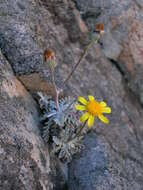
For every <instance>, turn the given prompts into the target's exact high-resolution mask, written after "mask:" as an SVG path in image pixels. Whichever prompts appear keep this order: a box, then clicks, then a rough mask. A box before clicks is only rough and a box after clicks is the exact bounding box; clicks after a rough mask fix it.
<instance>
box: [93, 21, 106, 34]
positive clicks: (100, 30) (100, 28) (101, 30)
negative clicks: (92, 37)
mask: <svg viewBox="0 0 143 190" xmlns="http://www.w3.org/2000/svg"><path fill="white" fill-rule="evenodd" d="M95 32H97V33H99V34H104V24H103V23H98V24H96V25H95Z"/></svg>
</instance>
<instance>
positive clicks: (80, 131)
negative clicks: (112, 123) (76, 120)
mask: <svg viewBox="0 0 143 190" xmlns="http://www.w3.org/2000/svg"><path fill="white" fill-rule="evenodd" d="M86 123H87V121H85V122H84V123H83V125H82V126H81V127H80V129H79V131H77V133H76V135H75V136H74V137H73V138H72V139H71V140H70V141H72V140H74V139H75V138H77V137H79V136H80V135H81V133H82V131H83V129H84V127H85V126H86Z"/></svg>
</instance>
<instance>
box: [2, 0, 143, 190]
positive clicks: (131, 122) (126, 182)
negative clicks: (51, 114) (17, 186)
mask: <svg viewBox="0 0 143 190" xmlns="http://www.w3.org/2000/svg"><path fill="white" fill-rule="evenodd" d="M74 2H76V7H77V8H78V9H79V10H80V13H81V15H82V17H83V19H85V20H86V23H87V24H88V26H89V27H90V28H93V24H94V23H97V22H99V21H100V22H104V23H105V28H106V33H105V36H104V37H103V39H102V40H101V45H93V46H92V48H91V49H90V52H89V54H88V55H87V56H86V58H85V60H84V61H83V63H82V65H80V66H79V68H78V69H77V71H76V73H75V74H74V76H73V77H72V79H71V80H70V82H69V83H68V85H67V86H66V87H67V88H66V92H67V94H69V95H71V94H72V96H77V95H83V96H87V95H88V94H93V95H95V96H96V97H97V98H101V99H104V100H105V101H106V102H107V103H108V104H109V105H110V106H111V108H112V115H111V116H109V118H110V125H108V126H106V125H103V124H101V123H100V122H98V120H96V124H95V127H94V132H93V133H91V134H88V135H87V137H86V139H85V140H84V144H85V150H83V152H82V153H81V154H80V155H77V156H76V157H75V158H74V160H73V162H72V163H71V164H70V165H69V179H68V180H69V182H68V184H69V187H68V188H69V190H81V189H82V190H84V189H85V190H87V189H88V190H93V189H95V190H105V189H106V190H108V189H110V190H111V189H115V190H121V189H124V190H134V189H136V190H142V189H143V181H142V178H143V161H142V157H143V125H142V123H143V111H142V107H141V104H140V103H141V102H142V101H141V100H142V96H141V94H142V84H143V83H142V71H143V70H142V62H141V60H142V54H141V53H140V50H142V42H141V40H142V28H143V27H142V20H143V19H142V12H143V10H142V9H143V8H142V7H143V6H142V1H139V0H138V1H137V0H136V1H129V0H126V1H119V0H116V1H112V0H105V1H97V0H92V1H91V0H86V1H84V0H78V1H75V0H74ZM100 2H103V3H102V4H101V3H100ZM90 7H91V8H92V11H91V13H92V14H90ZM129 23H130V24H129ZM0 26H1V27H0V48H1V50H2V53H3V54H4V55H5V57H6V58H7V60H8V61H9V63H10V64H11V66H12V68H13V70H14V72H15V74H16V75H17V76H18V77H19V78H20V80H21V81H22V82H23V84H25V86H27V88H28V89H29V90H30V88H32V89H33V85H36V84H33V83H34V78H33V77H35V74H36V75H39V76H38V77H40V75H42V74H43V75H44V74H45V73H46V74H48V73H47V72H45V71H44V69H43V58H42V53H43V51H44V49H45V48H47V47H50V48H52V49H54V51H55V53H56V59H57V62H58V68H57V71H56V76H57V82H58V83H59V85H61V80H62V81H63V80H64V79H65V78H66V76H67V74H68V72H69V71H70V70H71V68H72V66H73V65H74V64H75V63H76V62H77V60H78V58H79V56H80V55H81V53H82V51H83V48H84V47H83V44H86V43H87V42H86V38H85V36H86V33H87V28H86V26H85V24H84V22H83V21H82V19H81V17H80V14H79V12H78V10H76V8H75V7H74V3H73V2H72V1H70V0H68V1H67V0H61V1H59V0H55V1H52V0H26V1H22V0H16V1H12V0H7V1H4V0H3V1H2V2H1V3H0ZM138 39H140V40H138ZM2 71H3V68H2ZM32 74H33V75H32ZM32 76H33V77H32ZM124 79H127V80H128V83H126V82H125V81H124ZM15 80H16V81H17V82H18V84H19V81H18V80H17V79H15ZM27 80H29V82H28V85H27V82H26V81H27ZM29 84H33V85H32V87H30V85H29ZM39 84H43V83H42V82H41V81H40V80H39ZM39 84H38V83H37V86H34V90H35V89H36V90H38V89H39V88H40V85H39ZM47 85H48V84H47ZM129 87H130V88H129ZM2 89H5V93H6V94H8V95H5V96H2V98H1V99H0V101H1V102H2V103H3V104H4V102H5V101H6V100H5V98H7V96H9V94H11V93H12V94H14V95H10V96H12V97H9V98H7V99H8V100H9V101H11V102H12V105H11V104H10V103H9V104H6V103H5V104H4V106H2V109H7V111H6V112H7V113H9V111H10V110H11V109H12V110H13V109H14V111H11V112H10V113H11V114H13V113H17V111H18V113H19V114H20V113H21V112H20V110H21V109H22V110H23V109H24V107H23V104H22V103H21V101H22V100H23V99H22V100H21V98H18V99H16V98H15V96H16V95H15V93H16V92H17V91H14V92H13V88H12V89H11V87H10V85H8V84H7V83H6V84H5V83H4V87H3V88H2ZM18 89H20V87H18ZM47 89H48V86H47V87H46V90H45V91H46V92H47V91H48V90H47ZM130 89H132V91H130ZM40 90H41V89H40ZM9 91H10V92H11V91H12V92H11V93H10V92H9ZM132 92H135V94H136V95H137V96H135V95H134V93H132ZM16 94H17V93H16ZM13 96H14V98H13ZM28 97H29V98H28V99H27V101H28V100H30V103H29V105H31V104H32V105H33V103H31V102H32V99H31V97H30V96H29V95H28ZM11 98H12V99H11ZM8 100H7V101H8ZM138 100H140V101H138ZM23 101H24V100H23ZM13 104H14V105H13ZM15 104H16V105H17V104H20V105H21V104H22V106H20V108H21V109H18V108H19V106H17V107H16V106H15ZM5 105H11V107H10V108H9V107H7V106H5ZM26 105H27V104H26ZM29 105H27V106H26V108H25V109H24V113H25V114H20V115H22V116H23V117H22V119H21V120H20V121H19V120H16V121H15V120H14V119H15V118H16V117H15V116H13V117H10V116H8V117H7V115H6V116H5V118H6V120H8V121H9V123H10V124H9V125H8V127H7V128H6V129H7V132H6V131H4V132H5V136H4V135H1V136H2V138H5V139H6V140H3V141H2V143H1V144H0V145H1V146H3V143H8V142H9V140H8V138H11V139H13V137H12V135H14V134H16V136H17V139H18V140H17V141H18V142H19V141H21V139H23V138H26V137H27V136H28V135H31V133H29V131H28V130H29V128H30V129H31V130H34V131H35V130H36V131H37V128H36V127H37V125H38V124H35V125H33V124H31V122H30V124H29V125H30V126H28V121H27V120H28V119H30V118H31V117H32V116H31V114H30V113H29V111H28V110H29V109H32V105H31V106H29ZM33 106H34V105H33ZM34 108H35V107H34ZM34 108H33V109H34ZM2 109H1V110H2ZM33 109H32V110H33ZM34 110H35V109H34ZM3 113H4V111H2V113H1V114H0V117H4V114H3ZM18 113H17V114H18ZM34 113H35V112H34ZM25 115H26V116H25ZM27 115H28V116H27ZM3 121H4V120H2V119H1V122H2V124H1V125H2V126H5V125H6V124H7V122H8V121H4V122H3ZM11 122H12V123H13V125H12V124H11ZM17 122H19V124H17ZM33 122H36V120H35V119H33ZM23 123H25V125H24V124H23ZM11 126H13V128H15V130H14V131H12V132H11V130H12V129H13V128H12V129H11V128H10V127H11ZM20 126H21V127H20ZM17 128H18V129H19V130H18V129H17ZM10 129H11V130H10ZM16 129H17V130H16ZM3 130H4V127H2V131H3ZM19 131H21V133H20V132H19ZM24 131H25V133H26V134H27V136H26V137H25V133H24ZM26 131H27V132H26ZM8 132H10V135H8ZM2 133H3V132H1V134H2ZM17 133H18V134H17ZM3 136H4V137H3ZM28 137H29V136H28ZM34 138H36V139H37V140H35V141H36V142H35V144H34V145H35V146H36V145H37V142H38V145H39V146H40V147H41V146H43V145H42V141H41V140H40V135H39V133H36V135H35V136H34ZM28 140H29V141H26V140H25V141H24V142H23V141H22V142H23V143H26V142H27V143H28V142H29V143H28V144H29V149H28V148H27V149H26V150H27V154H25V153H24V156H26V155H28V156H29V157H26V158H25V159H24V160H25V162H26V161H27V162H26V163H25V168H26V169H27V168H30V166H29V165H28V164H29V163H30V162H31V151H32V149H33V146H32V145H33V143H31V141H32V138H28ZM10 142H13V141H12V140H11V141H10ZM14 142H15V141H14ZM10 144H12V143H10ZM31 144H32V145H31ZM12 145H13V144H12ZM12 145H10V147H11V146H12ZM23 146H26V147H28V145H25V144H24V145H23ZM12 147H13V146H12ZM22 150H25V149H24V148H23V149H22ZM26 150H25V152H26ZM15 151H16V150H15ZM42 151H44V148H42ZM46 151H47V147H45V151H44V152H43V154H44V155H45V154H46ZM5 152H6V150H5ZM10 152H11V148H9V151H8V150H7V152H6V153H5V155H6V156H7V157H8V158H7V159H5V160H8V159H9V158H10V157H9V156H8V155H9V154H10ZM12 153H13V152H12ZM12 153H11V154H12ZM21 154H22V153H21ZM37 154H38V153H37ZM37 154H36V155H34V158H33V159H36V158H37ZM15 155H18V153H17V152H15ZM16 158H17V157H16ZM44 158H45V156H44ZM14 159H15V157H14ZM18 160H19V162H20V167H21V166H22V164H21V163H22V162H23V159H18ZM9 162H11V161H9ZM35 162H36V161H35ZM35 162H34V163H35ZM2 163H3V162H2ZM38 163H39V162H38ZM26 164H27V165H26ZM56 164H57V163H56ZM56 164H55V165H56ZM6 165H7V164H5V166H6ZM35 165H36V166H35V167H34V168H37V162H36V163H35ZM55 165H53V166H52V168H54V167H55ZM58 167H59V166H58ZM15 168H16V167H15ZM54 169H55V168H54ZM5 170H6V169H5ZM27 170H28V169H27ZM31 170H32V169H31ZM31 170H30V169H29V170H28V172H29V173H28V172H27V173H26V174H25V175H27V176H29V178H26V177H25V178H24V180H31V181H32V180H33V179H36V181H34V180H33V182H31V186H30V187H31V189H32V188H33V189H36V188H37V189H38V188H39V187H37V186H36V185H41V184H43V187H42V185H41V187H40V188H41V189H42V188H43V190H45V189H48V188H49V187H48V185H47V187H44V185H45V186H46V184H45V178H44V177H43V175H41V176H40V174H38V175H37V169H35V170H36V172H35V171H34V172H33V173H32V171H31ZM7 171H8V172H12V171H13V172H14V174H15V176H19V173H18V172H17V171H18V169H17V170H14V169H13V170H11V169H10V167H8V168H7ZM22 171H23V170H22ZM24 171H25V170H24ZM38 171H43V172H46V170H45V168H44V170H42V169H41V168H40V170H38ZM30 172H31V173H32V174H31V173H30ZM6 173H7V172H6ZM39 173H40V172H39ZM61 173H62V172H61ZM61 173H59V176H58V173H56V172H55V175H53V176H55V178H57V179H58V177H59V180H58V181H60V180H61V184H60V183H58V182H55V184H56V187H55V189H57V190H59V189H62V186H63V184H62V180H63V174H62V177H61ZM4 174H5V172H3V173H2V176H4ZM33 175H36V176H35V177H34V178H32V177H31V176H33ZM45 175H47V174H44V176H45ZM7 176H14V175H13V174H11V173H10V175H7ZM22 176H23V175H22ZM42 177H43V178H42ZM1 179H3V178H1ZM18 179H19V178H18ZM22 179H23V178H22ZM47 179H48V181H50V179H49V178H47V177H46V180H47ZM39 180H40V182H39ZM63 181H64V180H63ZM12 182H14V183H17V181H16V180H12ZM26 182H27V181H26ZM26 182H25V183H26ZM34 182H35V183H34ZM27 183H30V182H29V181H28V182H27ZM27 183H26V184H27ZM40 183H41V184H40ZM2 184H5V183H2ZM11 184H12V183H11V182H10V181H9V180H8V182H7V184H6V185H7V186H8V185H11ZM24 188H25V189H26V187H23V189H24ZM5 189H6V188H5ZM7 189H8V188H7ZM9 189H10V188H9ZM21 189H22V188H21Z"/></svg>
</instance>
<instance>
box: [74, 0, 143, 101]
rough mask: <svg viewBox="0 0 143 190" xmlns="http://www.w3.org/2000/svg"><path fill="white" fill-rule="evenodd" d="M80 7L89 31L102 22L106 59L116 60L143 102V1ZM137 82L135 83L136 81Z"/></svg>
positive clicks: (97, 1) (92, 0) (110, 0)
mask: <svg viewBox="0 0 143 190" xmlns="http://www.w3.org/2000/svg"><path fill="white" fill-rule="evenodd" d="M75 2H76V5H77V8H78V9H79V10H80V12H81V15H82V16H83V19H84V20H85V21H86V24H87V25H88V27H89V28H90V29H92V30H93V29H94V27H95V24H96V23H98V22H102V23H104V25H105V32H106V33H105V35H104V38H103V40H102V45H103V48H102V50H103V52H104V54H105V56H106V57H107V58H109V59H111V60H114V61H115V63H116V65H117V67H118V68H120V70H121V71H122V73H123V74H124V78H125V79H127V80H128V86H129V88H130V89H131V90H132V92H133V93H134V94H135V95H136V96H137V97H138V99H139V101H140V102H141V103H142V99H143V97H142V82H140V81H141V80H142V75H143V66H142V65H143V64H142V60H143V53H142V49H143V2H142V0H135V1H130V0H125V1H120V0H116V1H115V0H87V1H84V0H78V1H76V0H75ZM134 81H136V82H134Z"/></svg>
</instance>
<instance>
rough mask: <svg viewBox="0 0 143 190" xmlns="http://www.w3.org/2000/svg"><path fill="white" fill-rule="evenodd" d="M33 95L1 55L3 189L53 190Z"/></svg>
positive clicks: (0, 162) (0, 159) (0, 179)
mask: <svg viewBox="0 0 143 190" xmlns="http://www.w3.org/2000/svg"><path fill="white" fill-rule="evenodd" d="M39 124H40V123H39V114H38V112H37V106H36V103H35V102H34V100H33V99H32V97H31V96H30V94H29V93H28V92H27V91H26V90H25V88H24V87H23V85H22V84H21V83H20V82H19V81H18V80H17V78H16V77H15V76H14V74H13V71H12V69H11V67H10V65H9V64H8V62H7V61H6V59H5V58H4V57H3V55H2V54H1V53H0V189H1V190H12V189H14V190H19V189H20V190H33V189H39V190H40V189H41V190H42V189H47V190H49V189H51V187H52V182H51V180H50V178H49V173H50V164H49V159H50V158H49V153H48V149H45V146H44V144H43V141H42V139H41V137H40V132H39V129H38V127H39Z"/></svg>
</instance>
